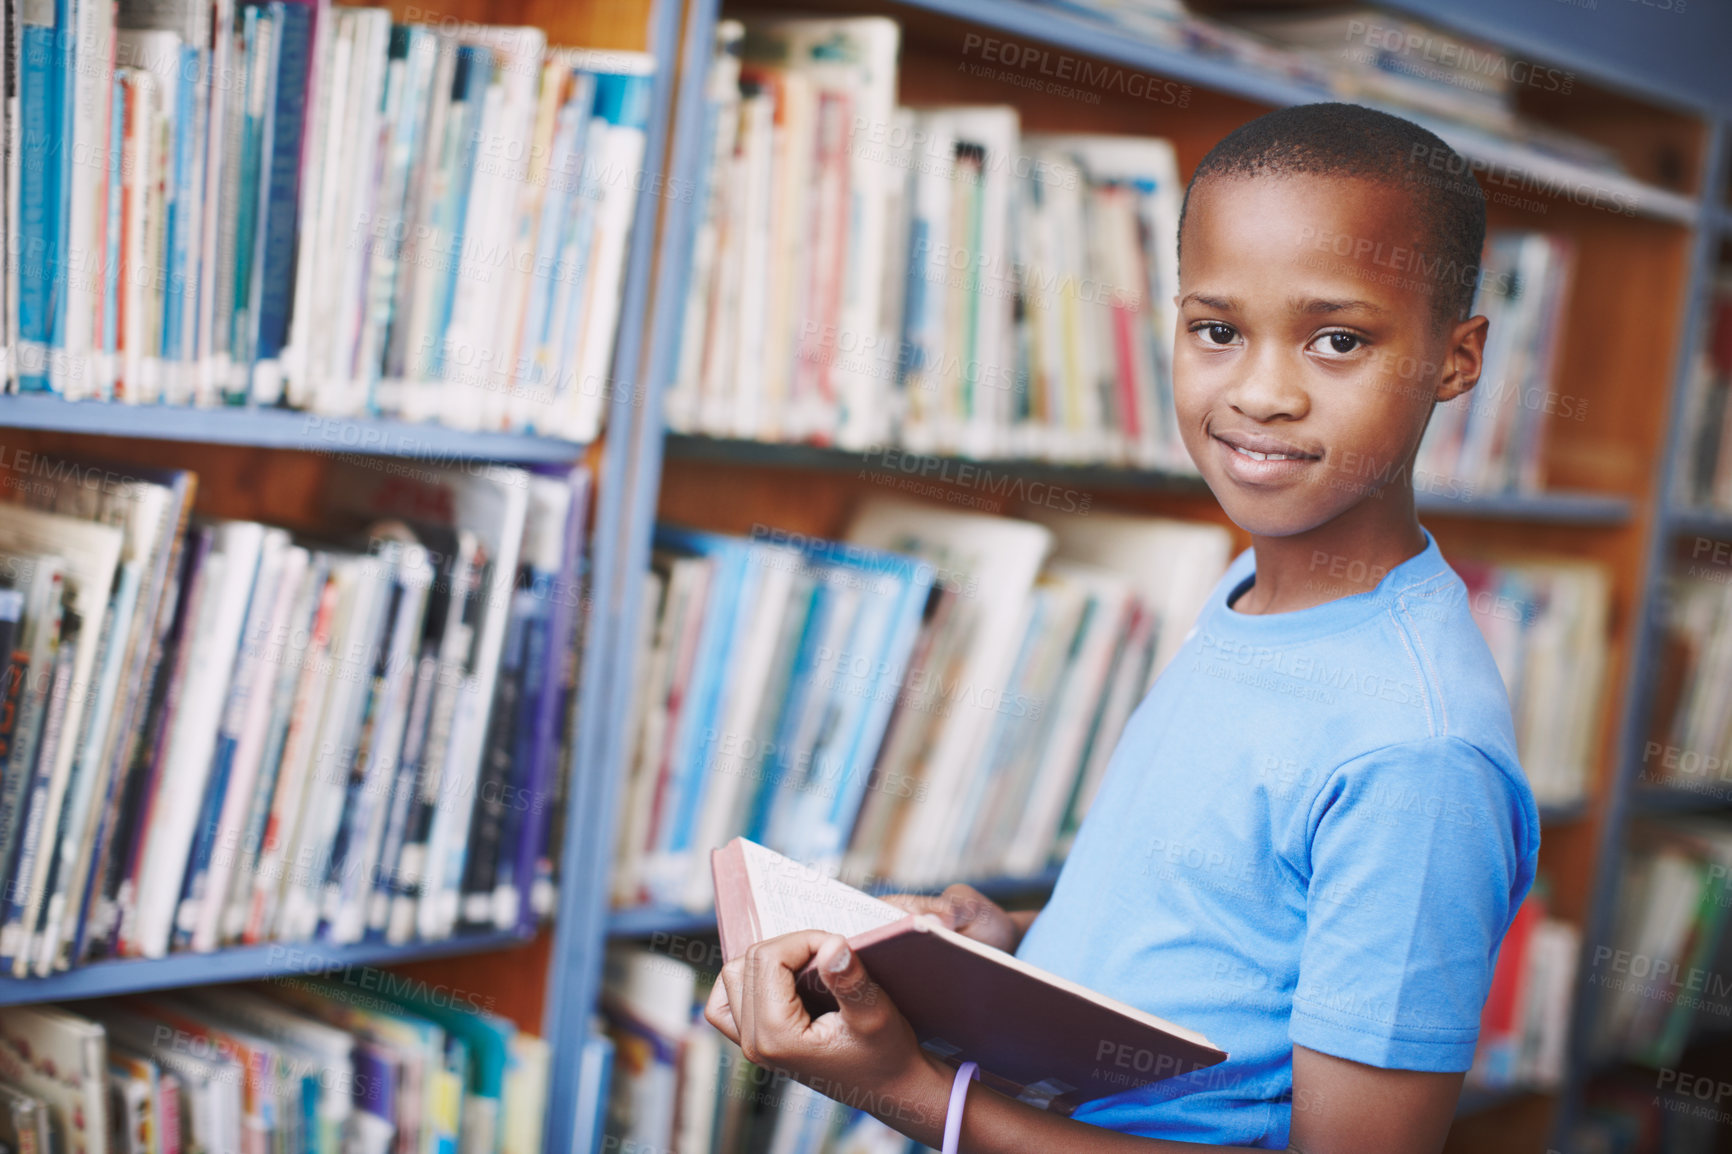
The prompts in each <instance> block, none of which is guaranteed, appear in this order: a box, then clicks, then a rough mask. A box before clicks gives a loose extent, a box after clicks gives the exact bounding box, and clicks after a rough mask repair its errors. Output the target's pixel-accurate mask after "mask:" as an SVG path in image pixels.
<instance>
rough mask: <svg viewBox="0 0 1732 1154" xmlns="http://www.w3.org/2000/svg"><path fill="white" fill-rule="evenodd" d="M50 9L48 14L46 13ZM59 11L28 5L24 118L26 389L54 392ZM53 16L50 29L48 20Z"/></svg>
mask: <svg viewBox="0 0 1732 1154" xmlns="http://www.w3.org/2000/svg"><path fill="white" fill-rule="evenodd" d="M44 8H46V9H47V12H44V11H43V9H44ZM52 13H53V6H52V5H44V4H40V3H32V4H30V5H28V6H27V7H26V9H25V12H24V20H23V27H22V29H21V33H22V35H21V40H20V46H19V47H20V52H21V55H22V57H23V60H22V68H21V71H20V76H19V96H18V103H19V114H20V117H21V120H22V127H23V140H22V141H21V146H20V149H19V152H20V153H21V157H22V162H21V172H20V180H19V190H18V199H19V238H18V239H19V247H20V255H19V260H18V282H19V283H18V329H19V332H18V384H19V388H21V389H23V390H24V391H26V392H41V391H46V390H47V389H48V387H49V382H48V348H49V344H50V343H51V342H52V340H53V338H54V286H55V280H56V278H58V276H59V275H60V263H61V261H60V246H59V234H58V228H59V223H60V165H59V154H60V153H62V152H63V151H64V150H65V145H64V143H63V137H62V134H61V131H60V119H59V108H60V105H59V84H58V81H57V75H56V74H57V68H56V63H57V56H56V45H55V40H56V31H55V26H54V23H53V17H52ZM44 15H46V16H48V20H47V22H46V23H44V22H43V16H44Z"/></svg>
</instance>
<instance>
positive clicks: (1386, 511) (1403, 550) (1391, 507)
mask: <svg viewBox="0 0 1732 1154" xmlns="http://www.w3.org/2000/svg"><path fill="white" fill-rule="evenodd" d="M1251 547H1252V549H1253V550H1254V551H1255V553H1256V557H1257V568H1256V580H1255V582H1254V583H1253V584H1252V586H1251V588H1249V589H1247V590H1245V592H1244V593H1243V594H1242V595H1240V597H1239V599H1238V600H1237V601H1235V602H1233V609H1234V610H1235V611H1237V612H1239V613H1249V614H1264V613H1291V612H1293V611H1294V610H1297V609H1309V608H1311V607H1312V606H1314V605H1321V604H1323V603H1324V602H1327V601H1334V600H1336V599H1338V598H1341V597H1350V596H1352V595H1353V594H1355V593H1366V592H1369V591H1370V590H1372V589H1375V588H1377V584H1378V582H1380V581H1382V580H1383V578H1384V576H1385V575H1387V574H1388V573H1389V571H1390V570H1391V569H1394V568H1395V567H1396V566H1397V565H1400V564H1401V563H1402V562H1403V561H1406V560H1409V559H1410V558H1412V557H1415V556H1417V555H1418V554H1420V553H1422V552H1424V551H1425V532H1424V530H1422V529H1421V528H1420V527H1419V517H1418V514H1417V513H1416V512H1415V511H1414V506H1413V490H1412V488H1411V487H1408V486H1402V487H1401V488H1400V489H1399V490H1397V489H1396V487H1395V486H1390V487H1388V488H1386V489H1383V490H1382V491H1380V492H1379V493H1377V494H1376V495H1374V496H1371V497H1369V498H1367V499H1366V500H1364V501H1361V502H1360V503H1359V504H1358V505H1356V506H1354V507H1353V508H1352V509H1349V510H1348V511H1347V512H1345V513H1343V514H1342V515H1341V516H1339V517H1336V518H1335V519H1334V520H1332V521H1328V522H1326V523H1324V524H1322V525H1319V526H1317V527H1316V528H1315V529H1310V530H1307V531H1306V532H1303V533H1295V534H1292V535H1290V536H1286V537H1261V536H1258V535H1256V534H1252V535H1251Z"/></svg>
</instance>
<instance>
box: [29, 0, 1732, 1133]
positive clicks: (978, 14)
mask: <svg viewBox="0 0 1732 1154" xmlns="http://www.w3.org/2000/svg"><path fill="white" fill-rule="evenodd" d="M4 33H5V36H6V48H5V52H4V53H3V54H0V72H3V74H4V76H3V79H4V86H3V91H4V93H5V94H6V99H5V101H4V104H3V107H0V125H3V133H0V140H3V142H4V158H5V165H4V176H3V180H4V189H5V196H4V205H5V213H6V229H5V233H4V236H5V245H4V250H5V265H4V275H3V276H0V342H3V344H4V352H3V356H4V365H5V370H6V372H5V388H4V391H3V393H0V658H3V659H4V662H5V670H4V677H5V680H4V684H3V690H4V692H3V693H0V878H4V881H5V885H4V886H3V887H0V974H3V976H0V1099H3V1101H4V1107H5V1108H4V1109H3V1110H0V1143H3V1144H4V1145H6V1146H7V1147H8V1148H9V1149H10V1150H12V1151H14V1152H15V1154H49V1152H50V1151H52V1152H54V1154H102V1152H104V1151H108V1152H110V1154H178V1152H181V1151H186V1152H188V1154H192V1152H194V1151H196V1152H199V1154H226V1152H228V1151H242V1150H245V1151H251V1152H254V1154H259V1152H262V1151H265V1150H270V1151H273V1152H277V1154H282V1152H287V1151H301V1150H305V1151H308V1152H315V1151H316V1152H317V1154H335V1152H336V1151H338V1150H343V1151H350V1150H360V1149H361V1147H362V1145H365V1146H366V1148H367V1150H368V1151H370V1152H371V1154H449V1152H450V1151H453V1150H455V1151H460V1152H461V1154H492V1152H495V1151H498V1152H502V1154H539V1152H541V1151H548V1152H555V1154H568V1152H571V1154H590V1152H592V1151H594V1152H600V1151H604V1150H615V1151H633V1150H636V1151H656V1152H658V1154H660V1152H667V1151H678V1152H679V1154H704V1152H715V1154H736V1152H747V1151H751V1152H759V1151H775V1152H778V1154H794V1152H799V1154H842V1152H853V1154H863V1152H868V1151H871V1152H878V1151H882V1152H885V1154H889V1152H892V1151H895V1152H901V1151H904V1150H907V1149H909V1148H910V1147H909V1143H908V1142H907V1140H906V1139H903V1138H902V1137H901V1136H899V1135H897V1134H896V1133H894V1132H893V1131H891V1130H889V1129H888V1128H886V1127H884V1126H882V1125H881V1124H878V1123H876V1122H874V1121H873V1120H872V1119H870V1118H869V1117H866V1116H864V1115H862V1114H860V1113H859V1112H858V1111H854V1110H850V1109H847V1108H845V1107H844V1106H842V1105H840V1104H834V1103H831V1102H829V1100H828V1099H825V1098H823V1097H821V1096H820V1095H817V1094H816V1093H814V1092H812V1091H810V1090H808V1089H806V1088H805V1087H803V1086H801V1085H799V1084H797V1083H793V1082H790V1081H788V1080H787V1079H786V1078H785V1077H783V1076H780V1075H777V1074H775V1073H774V1072H771V1071H766V1070H761V1069H758V1068H756V1067H753V1066H752V1065H751V1064H750V1063H748V1062H746V1061H745V1060H744V1059H743V1057H742V1056H741V1055H740V1054H739V1052H738V1051H737V1050H736V1049H734V1047H733V1046H732V1045H731V1043H728V1042H727V1041H726V1040H725V1039H723V1038H722V1037H721V1036H720V1035H719V1034H718V1033H717V1032H716V1031H715V1030H713V1029H712V1028H710V1027H709V1026H708V1025H707V1024H706V1023H705V1022H704V1021H703V1019H702V1016H701V1012H700V1009H701V1006H702V1003H703V999H704V998H705V996H706V994H707V990H708V985H709V983H710V982H711V981H713V980H714V977H715V974H716V971H717V969H718V968H719V965H720V962H721V952H720V947H719V944H718V940H717V936H716V923H715V917H714V913H713V909H712V906H713V895H712V888H711V874H710V863H709V853H708V851H709V849H710V848H712V847H715V846H720V845H723V844H724V843H727V842H728V841H729V840H730V839H732V838H734V837H736V836H742V835H743V836H746V837H749V838H751V839H753V840H755V841H758V842H761V843H762V844H764V845H767V846H769V847H771V848H773V849H775V850H778V851H780V852H781V853H784V854H787V855H789V856H790V857H793V858H795V859H798V860H800V861H802V862H804V863H807V864H808V865H809V866H810V867H811V868H812V869H813V870H814V871H815V872H816V873H819V874H830V875H834V876H838V877H840V878H841V879H842V880H843V881H846V882H848V883H850V884H853V885H857V886H860V887H862V888H865V889H869V890H875V891H881V892H883V891H907V890H932V889H936V888H941V887H942V885H943V884H944V883H945V882H947V881H951V880H957V879H968V880H970V881H972V882H973V883H974V884H976V885H977V886H978V887H979V888H980V889H982V890H983V891H985V892H986V893H988V894H989V895H991V896H993V897H994V898H995V899H997V900H999V901H1001V902H1002V903H1004V904H1005V905H1006V906H1007V907H1009V908H1032V907H1034V906H1038V905H1039V904H1040V903H1041V901H1042V900H1043V899H1044V896H1045V895H1046V893H1047V892H1048V891H1049V890H1050V889H1051V887H1052V885H1053V883H1054V881H1055V879H1056V877H1057V874H1058V870H1059V867H1060V865H1061V863H1062V861H1063V859H1064V855H1065V852H1066V849H1067V847H1068V845H1069V843H1070V840H1071V838H1072V837H1073V835H1074V832H1075V830H1076V828H1077V824H1078V822H1079V821H1080V820H1081V818H1082V816H1083V815H1084V814H1085V812H1086V811H1087V809H1088V807H1089V804H1090V801H1091V798H1092V795H1093V793H1094V790H1095V787H1096V786H1097V785H1098V783H1099V780H1100V776H1101V774H1102V772H1103V770H1104V768H1105V763H1106V759H1107V756H1108V754H1109V753H1110V752H1111V747H1112V744H1113V742H1114V740H1115V738H1116V736H1117V734H1118V732H1119V729H1120V728H1121V727H1122V726H1123V724H1124V721H1125V719H1126V717H1127V716H1128V715H1129V713H1130V711H1131V709H1132V708H1133V707H1134V706H1135V704H1136V702H1137V701H1138V700H1139V699H1140V698H1141V696H1142V695H1143V693H1144V692H1145V691H1146V690H1147V688H1148V687H1149V685H1150V684H1151V683H1152V681H1153V679H1154V677H1155V676H1156V675H1157V674H1158V673H1159V672H1160V670H1161V668H1162V666H1163V665H1164V664H1165V663H1166V661H1167V660H1169V659H1170V658H1171V656H1172V655H1173V652H1174V651H1175V650H1176V649H1177V647H1178V646H1179V644H1180V643H1181V641H1182V640H1183V636H1184V633H1185V630H1186V629H1187V628H1188V620H1189V618H1190V617H1192V616H1194V615H1195V613H1196V611H1197V609H1198V607H1199V605H1200V604H1201V602H1202V599H1203V597H1204V595H1205V594H1206V593H1207V591H1208V590H1209V589H1210V587H1211V586H1212V585H1213V584H1214V582H1215V581H1216V580H1217V578H1218V577H1219V576H1220V574H1221V573H1222V572H1223V570H1224V568H1225V566H1226V565H1227V563H1228V561H1229V560H1230V559H1231V557H1232V556H1234V555H1235V554H1236V553H1237V552H1238V551H1239V550H1240V549H1242V548H1243V547H1245V545H1246V544H1247V543H1248V538H1247V537H1246V536H1245V534H1244V533H1243V532H1241V531H1240V530H1238V529H1237V528H1236V527H1235V526H1233V525H1232V524H1231V523H1230V522H1229V521H1228V520H1227V518H1226V517H1225V515H1224V514H1223V513H1222V512H1221V510H1220V508H1219V506H1218V505H1217V504H1216V503H1215V501H1214V499H1213V498H1212V497H1211V496H1210V495H1209V492H1208V490H1207V489H1206V488H1205V487H1204V486H1203V484H1202V482H1201V479H1200V478H1199V477H1198V476H1197V474H1196V472H1195V470H1194V469H1193V468H1192V466H1191V465H1190V463H1189V461H1188V459H1187V457H1186V454H1185V451H1184V449H1183V446H1182V445H1181V444H1180V442H1179V439H1178V434H1177V428H1176V424H1175V420H1174V417H1173V411H1172V399H1171V375H1170V350H1171V340H1172V333H1173V329H1174V314H1173V307H1172V305H1171V301H1172V297H1173V294H1174V286H1175V285H1176V277H1177V271H1176V266H1175V256H1174V248H1175V229H1176V222H1177V213H1178V205H1179V199H1180V197H1181V195H1182V192H1183V188H1184V181H1185V180H1186V178H1187V177H1188V175H1189V174H1190V172H1191V170H1192V169H1193V168H1194V167H1195V165H1196V164H1197V162H1198V161H1199V160H1200V159H1201V157H1202V156H1203V155H1204V153H1205V152H1207V150H1208V149H1209V148H1210V147H1211V146H1212V145H1213V144H1214V143H1215V142H1216V141H1218V140H1219V139H1220V138H1221V137H1222V136H1224V135H1225V134H1226V133H1227V132H1229V131H1231V130H1232V129H1233V128H1234V127H1236V126H1237V125H1239V124H1242V123H1244V122H1245V121H1247V120H1249V119H1251V118H1253V117H1255V116H1257V115H1259V114H1261V113H1262V112H1265V111H1268V110H1270V109H1273V108H1278V107H1283V106H1288V105H1293V104H1301V103H1311V102H1315V101H1318V100H1326V99H1335V100H1348V101H1354V102H1358V103H1364V104H1369V105H1372V106H1375V107H1380V108H1386V109H1388V110H1390V111H1394V112H1398V113H1400V114H1401V115H1404V116H1407V117H1409V118H1411V119H1414V120H1417V121H1419V122H1421V123H1423V124H1425V125H1426V126H1427V127H1430V128H1432V129H1433V130H1434V131H1436V132H1437V133H1438V134H1439V135H1441V136H1442V137H1443V138H1444V139H1445V140H1447V141H1448V142H1449V143H1450V144H1451V145H1452V146H1453V147H1454V148H1455V149H1456V150H1457V151H1458V152H1460V153H1461V154H1462V155H1463V156H1465V157H1466V158H1467V159H1468V160H1469V162H1470V164H1471V170H1472V172H1473V174H1474V176H1475V177H1476V179H1477V180H1478V181H1479V183H1480V184H1481V186H1482V188H1484V190H1485V192H1486V200H1487V210H1488V218H1489V226H1490V231H1489V235H1488V238H1487V245H1486V252H1485V257H1484V267H1485V274H1486V275H1485V276H1484V277H1483V278H1482V283H1481V286H1480V289H1479V295H1478V298H1477V301H1476V305H1475V311H1476V312H1480V313H1484V314H1486V315H1489V316H1490V317H1491V318H1492V320H1493V332H1494V337H1493V341H1492V344H1491V346H1490V347H1489V348H1488V356H1487V369H1486V372H1485V375H1484V378H1483V383H1482V384H1481V386H1480V387H1479V389H1478V390H1477V391H1476V392H1474V393H1472V394H1469V397H1468V398H1467V399H1466V400H1463V401H1460V402H1456V403H1454V404H1452V405H1447V406H1444V407H1441V408H1440V409H1439V411H1438V412H1437V414H1436V415H1435V417H1434V420H1433V422H1432V427H1431V428H1430V430H1429V431H1428V433H1427V437H1426V441H1425V443H1424V445H1423V446H1422V448H1421V451H1420V454H1419V457H1418V458H1417V460H1416V461H1415V462H1414V464H1413V467H1412V474H1411V477H1412V480H1413V483H1414V487H1415V490H1416V492H1417V495H1418V502H1419V506H1420V512H1421V517H1422V520H1423V521H1424V523H1425V524H1426V526H1427V527H1428V528H1429V529H1430V530H1431V531H1432V532H1433V533H1434V535H1435V536H1436V538H1437V539H1438V541H1439V543H1440V544H1441V546H1442V547H1443V550H1444V552H1445V554H1446V556H1448V557H1449V558H1450V560H1451V562H1452V564H1453V565H1454V566H1455V568H1456V569H1457V571H1458V572H1459V573H1460V574H1461V575H1462V577H1463V579H1464V580H1465V581H1466V583H1467V585H1468V588H1469V590H1470V593H1471V595H1472V604H1473V608H1474V613H1475V617H1476V620H1477V621H1478V622H1479V623H1480V625H1481V626H1482V629H1483V631H1484V633H1485V635H1486V638H1487V640H1488V642H1489V643H1490V645H1491V648H1492V650H1493V653H1494V655H1495V656H1496V658H1497V662H1498V667H1499V670H1500V672H1501V673H1502V674H1503V676H1504V678H1505V681H1506V683H1507V686H1508V689H1509V693H1510V699H1511V705H1512V710H1513V714H1514V717H1515V720H1516V727H1517V733H1518V739H1519V743H1520V749H1521V757H1522V762H1523V765H1524V768H1525V769H1526V770H1527V772H1528V775H1529V778H1530V782H1531V785H1532V788H1533V791H1534V794H1535V797H1536V800H1537V801H1538V802H1539V803H1540V812H1541V817H1542V823H1543V826H1544V832H1543V846H1542V850H1541V858H1540V878H1539V881H1538V882H1537V884H1536V885H1535V887H1534V890H1533V892H1532V894H1531V895H1530V897H1529V898H1528V900H1527V901H1526V902H1525V904H1524V905H1523V906H1522V908H1521V910H1520V911H1519V913H1518V914H1517V916H1516V919H1515V922H1514V924H1513V926H1512V928H1511V930H1510V933H1509V935H1508V937H1507V938H1506V940H1505V943H1504V945H1503V948H1502V950H1501V951H1500V953H1499V957H1498V963H1497V970H1496V974H1495V978H1494V982H1493V986H1492V993H1491V997H1490V998H1489V1000H1488V1002H1487V1005H1486V1008H1485V1012H1484V1016H1483V1020H1482V1024H1481V1035H1480V1040H1479V1044H1478V1051H1477V1055H1476V1058H1475V1062H1474V1066H1473V1069H1472V1071H1471V1072H1470V1074H1469V1076H1468V1078H1467V1083H1466V1087H1465V1089H1464V1091H1463V1093H1462V1097H1461V1101H1460V1105H1459V1109H1458V1111H1457V1117H1456V1121H1455V1124H1454V1127H1453V1130H1452V1132H1451V1136H1450V1140H1449V1145H1448V1149H1449V1150H1450V1151H1460V1152H1466V1151H1476V1152H1477V1151H1511V1152H1517V1151H1523V1152H1534V1154H1538V1152H1540V1151H1550V1150H1560V1151H1567V1152H1569V1154H1578V1152H1579V1154H1597V1152H1632V1154H1633V1152H1638V1151H1641V1152H1647V1151H1667V1152H1672V1151H1714V1150H1722V1149H1732V932H1727V928H1726V925H1725V923H1726V921H1727V916H1728V915H1727V911H1728V908H1729V907H1732V821H1729V820H1727V818H1728V817H1729V816H1732V708H1728V706H1729V705H1732V404H1729V403H1728V401H1729V396H1728V394H1729V391H1732V165H1729V162H1728V148H1729V146H1732V84H1729V83H1728V81H1727V76H1728V73H1727V72H1726V69H1725V64H1724V61H1725V57H1726V52H1727V50H1728V49H1732V12H1728V10H1726V9H1725V8H1724V7H1723V6H1721V5H1718V4H1714V3H1709V2H1708V0H1687V2H1686V0H1640V2H1638V0H1570V2H1564V0H1523V2H1521V3H1517V4H1499V3H1495V2H1493V0H1474V2H1472V3H1463V4H1448V5H1446V4H1443V3H1441V2H1440V0H1430V2H1422V0H1404V2H1398V3H1394V4H1392V6H1390V7H1388V8H1385V9H1373V8H1368V7H1353V8H1342V7H1325V6H1322V5H1316V4H1309V3H1303V2H1287V3H1279V4H1275V3H1264V4H1251V3H1241V2H1236V0H1235V2H1228V0H1211V2H1209V3H1200V2H1199V3H1192V4H1187V3H1184V2H1183V0H786V2H784V0H764V2H763V3H754V4H750V5H744V4H742V5H739V6H736V5H735V4H734V3H733V2H732V0H728V2H726V3H724V2H722V0H573V2H570V3H556V2H553V0H449V3H445V4H443V5H436V6H429V7H418V6H416V5H414V4H405V3H395V4H394V5H393V6H392V7H390V8H388V9H387V8H363V7H350V6H346V5H333V4H330V3H328V2H326V0H271V2H269V3H262V4H247V3H241V4H237V3H235V0H212V2H208V3H207V2H205V0H167V2H158V0H136V2H135V0H119V2H118V3H116V4H113V5H110V4H108V3H106V2H102V0H53V2H52V3H43V4H36V5H28V6H27V5H23V4H7V5H6V7H5V19H4ZM1450 175H1451V174H1450V173H1448V172H1440V174H1439V176H1440V179H1443V178H1448V177H1449V176H1450ZM1492 274H1496V275H1492ZM969 698H972V699H973V700H968V699H969ZM982 703H985V704H982ZM1272 772H1274V773H1276V774H1279V773H1280V772H1282V771H1281V770H1280V768H1279V767H1275V768H1274V769H1273V770H1272Z"/></svg>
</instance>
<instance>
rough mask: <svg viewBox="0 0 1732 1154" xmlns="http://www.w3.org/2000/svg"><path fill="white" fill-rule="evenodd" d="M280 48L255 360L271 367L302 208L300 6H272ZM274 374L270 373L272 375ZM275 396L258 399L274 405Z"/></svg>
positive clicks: (307, 31)
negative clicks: (297, 212) (297, 217)
mask: <svg viewBox="0 0 1732 1154" xmlns="http://www.w3.org/2000/svg"><path fill="white" fill-rule="evenodd" d="M272 8H273V10H275V12H276V16H277V30H278V31H277V39H278V43H279V45H280V47H279V56H278V65H277V82H276V93H275V109H274V114H273V116H272V125H273V127H272V134H271V153H270V157H269V159H268V164H269V169H268V179H267V187H266V198H265V223H264V243H263V246H262V250H263V259H262V261H261V264H260V270H261V274H260V285H261V290H260V294H259V299H258V343H257V350H256V352H257V356H258V359H259V360H260V361H275V360H276V359H277V357H278V356H280V355H281V353H282V350H283V342H284V341H285V340H286V339H287V336H288V326H289V286H290V278H291V276H292V275H293V268H294V261H295V207H296V205H297V204H299V203H300V189H301V185H300V181H301V136H302V132H303V127H304V124H305V114H306V95H307V63H308V60H309V59H310V54H311V50H312V49H311V44H312V26H311V16H310V14H309V11H308V9H306V8H304V7H302V6H300V5H298V4H280V3H279V4H273V5H272ZM272 371H274V370H272ZM275 392H276V390H274V389H273V390H269V391H267V392H266V393H264V394H262V395H261V394H259V393H258V391H257V390H255V397H256V399H259V400H261V401H266V400H271V399H274V396H275Z"/></svg>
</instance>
